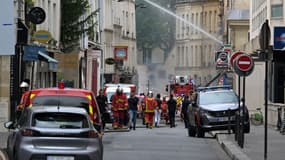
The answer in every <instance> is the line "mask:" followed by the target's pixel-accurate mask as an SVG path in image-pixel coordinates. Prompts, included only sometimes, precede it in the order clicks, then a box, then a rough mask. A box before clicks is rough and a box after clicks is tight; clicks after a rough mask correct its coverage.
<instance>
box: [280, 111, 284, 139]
mask: <svg viewBox="0 0 285 160" xmlns="http://www.w3.org/2000/svg"><path fill="white" fill-rule="evenodd" d="M280 133H282V134H285V108H284V111H283V122H282V124H281V129H280Z"/></svg>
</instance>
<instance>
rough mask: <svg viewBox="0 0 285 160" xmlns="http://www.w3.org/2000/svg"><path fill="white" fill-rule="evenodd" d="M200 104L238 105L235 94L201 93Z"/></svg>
mask: <svg viewBox="0 0 285 160" xmlns="http://www.w3.org/2000/svg"><path fill="white" fill-rule="evenodd" d="M199 102H200V104H201V105H205V104H219V103H238V99H237V96H236V94H235V93H234V92H201V93H200V99H199Z"/></svg>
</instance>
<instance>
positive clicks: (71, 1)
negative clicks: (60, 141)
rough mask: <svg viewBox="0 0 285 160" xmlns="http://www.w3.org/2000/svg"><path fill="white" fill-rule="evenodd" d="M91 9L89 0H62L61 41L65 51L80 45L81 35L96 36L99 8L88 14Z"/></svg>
mask: <svg viewBox="0 0 285 160" xmlns="http://www.w3.org/2000/svg"><path fill="white" fill-rule="evenodd" d="M89 9H90V7H89V3H88V0H62V1H61V12H62V14H61V37H60V41H61V44H62V47H63V51H64V52H68V51H72V50H74V49H75V48H76V47H79V39H80V37H81V36H82V35H83V34H85V33H87V34H88V35H89V36H90V37H94V27H95V25H96V23H95V21H94V16H96V14H97V13H98V10H96V11H94V12H92V13H91V14H90V15H86V13H87V11H88V10H89Z"/></svg>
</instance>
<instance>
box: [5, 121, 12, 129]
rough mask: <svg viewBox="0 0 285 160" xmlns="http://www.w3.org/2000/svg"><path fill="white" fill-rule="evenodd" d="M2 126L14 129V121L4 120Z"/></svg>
mask: <svg viewBox="0 0 285 160" xmlns="http://www.w3.org/2000/svg"><path fill="white" fill-rule="evenodd" d="M4 127H5V128H7V129H15V127H14V122H12V121H9V122H5V123H4Z"/></svg>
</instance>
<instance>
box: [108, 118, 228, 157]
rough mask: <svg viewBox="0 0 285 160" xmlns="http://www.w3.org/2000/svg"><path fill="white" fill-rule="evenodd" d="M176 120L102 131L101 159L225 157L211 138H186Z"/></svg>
mask: <svg viewBox="0 0 285 160" xmlns="http://www.w3.org/2000/svg"><path fill="white" fill-rule="evenodd" d="M177 123H178V126H177V127H176V128H168V127H161V128H153V129H146V128H137V130H135V131H133V130H132V131H130V132H107V133H105V135H104V139H103V142H104V160H118V159H125V160H189V159H195V160H229V157H228V156H227V155H226V153H225V152H224V151H223V150H222V149H221V146H220V145H219V144H218V143H217V141H216V139H215V138H213V137H212V136H210V135H206V136H207V138H203V139H201V138H190V137H188V136H187V131H186V129H185V128H184V127H183V124H182V123H180V122H177Z"/></svg>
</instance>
